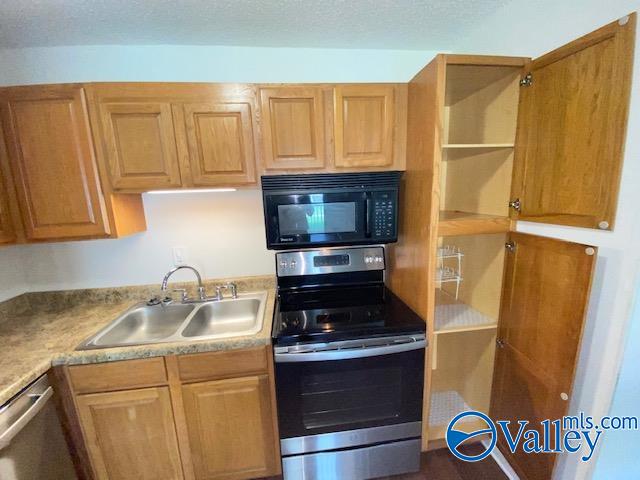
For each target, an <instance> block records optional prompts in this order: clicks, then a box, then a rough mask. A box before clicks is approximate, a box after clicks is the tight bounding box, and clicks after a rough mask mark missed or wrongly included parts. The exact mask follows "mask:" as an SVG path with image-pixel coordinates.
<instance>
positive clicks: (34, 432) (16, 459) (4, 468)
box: [0, 375, 77, 480]
mask: <svg viewBox="0 0 640 480" xmlns="http://www.w3.org/2000/svg"><path fill="white" fill-rule="evenodd" d="M52 395H53V388H52V387H51V385H50V384H49V380H48V378H47V376H46V375H43V376H42V377H40V378H39V379H38V380H36V381H35V382H33V383H32V384H31V385H30V386H29V387H27V388H26V389H25V390H24V391H23V392H22V393H21V394H19V395H18V396H17V397H15V398H14V399H13V400H11V401H10V402H8V403H7V404H6V405H4V406H2V407H0V480H36V479H38V480H72V479H76V478H77V477H76V474H75V471H74V469H73V464H72V463H71V457H70V455H69V451H68V449H67V443H66V441H65V439H64V436H63V434H62V428H61V426H60V422H59V421H58V415H57V413H56V409H55V406H54V404H53V399H52V398H51V397H52Z"/></svg>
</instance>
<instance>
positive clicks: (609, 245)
mask: <svg viewBox="0 0 640 480" xmlns="http://www.w3.org/2000/svg"><path fill="white" fill-rule="evenodd" d="M639 8H640V2H639V1H637V0H616V1H612V2H604V1H602V0H564V1H562V2H558V1H557V0H540V1H535V2H531V1H530V0H514V1H513V2H511V3H510V4H508V5H507V6H506V7H505V8H503V9H502V10H501V11H500V12H498V13H496V14H494V15H493V16H491V17H490V18H489V19H486V20H485V21H484V22H483V23H482V25H481V26H479V27H478V28H477V29H476V30H475V31H472V32H469V33H468V34H467V35H465V36H464V37H462V38H461V39H460V41H459V42H458V44H457V45H455V46H454V49H453V50H454V51H456V52H460V53H463V52H464V53H492V54H501V55H523V56H531V57H536V56H539V55H541V54H543V53H545V52H547V51H550V50H553V49H554V48H557V47H559V46H561V45H563V44H564V43H567V42H569V41H571V40H573V39H575V38H577V37H579V36H581V35H584V34H586V33H589V32H590V31H593V30H595V29H596V28H598V27H600V26H602V25H605V24H606V23H609V22H611V21H614V20H616V19H618V18H620V17H622V16H624V15H626V14H628V13H631V12H632V11H634V10H638V9H639ZM637 39H638V40H640V35H638V36H637ZM635 52H636V58H635V68H634V84H633V88H632V99H631V110H630V118H629V126H628V135H627V145H626V153H625V163H624V168H623V178H622V185H621V191H620V201H619V207H618V213H617V220H616V227H615V231H613V232H600V231H594V230H588V229H580V228H568V227H554V226H544V225H538V224H534V223H525V222H522V223H519V224H518V230H519V231H522V232H525V233H532V234H536V235H544V236H552V237H557V238H561V239H565V240H570V241H575V242H580V243H585V244H589V245H596V246H598V247H599V252H598V261H597V264H596V275H595V280H594V285H593V289H592V296H591V303H590V309H589V314H588V317H587V324H586V327H585V334H584V338H583V346H582V353H581V357H580V364H579V366H578V371H577V374H576V383H575V385H574V392H573V396H572V399H571V405H570V409H571V410H572V411H574V412H575V411H580V410H581V411H584V412H586V413H587V414H591V415H593V416H594V417H596V418H597V417H600V416H602V415H606V414H607V412H608V410H609V406H610V402H611V397H612V394H613V389H614V386H615V381H616V378H617V373H618V371H619V368H620V361H621V355H622V352H623V346H624V341H625V338H626V336H627V335H628V323H629V322H628V319H629V317H630V308H631V303H632V298H633V290H632V287H633V284H634V278H636V275H637V272H638V267H639V265H640V250H639V249H638V246H640V212H638V208H637V205H640V189H638V185H640V137H639V136H638V135H637V132H638V131H640V88H639V87H638V85H639V82H640V44H637V45H636V50H635ZM637 394H638V395H640V392H637ZM636 413H637V412H625V414H627V415H631V414H636ZM605 437H606V434H605ZM594 464H595V461H593V460H592V461H591V462H588V463H583V462H581V461H580V460H579V458H578V455H571V456H565V457H564V458H562V459H561V460H560V462H559V464H558V468H557V469H556V478H563V479H565V478H566V479H574V478H575V479H580V478H588V477H589V476H590V475H591V472H592V470H593V466H594Z"/></svg>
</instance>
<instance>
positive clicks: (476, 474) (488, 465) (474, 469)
mask: <svg viewBox="0 0 640 480" xmlns="http://www.w3.org/2000/svg"><path fill="white" fill-rule="evenodd" d="M460 451H461V452H462V453H464V454H466V455H477V454H479V453H480V452H483V451H484V448H483V447H482V446H481V445H480V444H479V443H476V444H471V445H467V446H463V447H460ZM281 478H282V477H272V478H271V479H268V480H280V479H281ZM426 479H428V480H507V479H508V477H507V476H506V475H505V474H504V472H503V471H502V470H501V469H500V467H499V466H498V464H497V463H496V462H494V460H493V458H491V457H487V458H485V459H484V460H480V461H479V462H463V461H462V460H458V459H457V458H456V457H454V456H453V455H452V454H451V452H450V451H449V449H448V448H440V449H438V450H430V451H428V452H425V453H423V454H422V461H421V466H420V472H418V473H406V474H404V475H395V476H393V477H383V478H380V479H378V480H426ZM265 480H267V479H265ZM327 480H336V479H327Z"/></svg>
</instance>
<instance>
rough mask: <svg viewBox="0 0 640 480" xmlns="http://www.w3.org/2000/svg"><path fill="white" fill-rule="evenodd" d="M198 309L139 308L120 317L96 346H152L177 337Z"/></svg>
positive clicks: (176, 307)
mask: <svg viewBox="0 0 640 480" xmlns="http://www.w3.org/2000/svg"><path fill="white" fill-rule="evenodd" d="M194 308H195V305H188V304H169V305H162V304H159V305H152V306H150V305H137V306H135V307H134V308H132V309H130V310H128V311H127V312H126V313H125V314H124V315H122V316H121V317H119V318H118V319H117V320H116V321H115V322H113V326H112V327H111V328H109V329H108V330H107V331H106V332H104V334H102V335H100V336H99V337H98V338H96V340H95V341H94V342H93V343H94V345H96V346H109V345H131V344H136V343H142V342H145V343H146V342H152V341H154V340H160V339H163V338H166V337H169V336H170V335H172V334H173V333H175V332H176V331H177V330H178V328H179V327H180V325H182V323H183V322H184V320H185V319H186V318H187V317H188V316H189V314H190V313H191V312H193V310H194Z"/></svg>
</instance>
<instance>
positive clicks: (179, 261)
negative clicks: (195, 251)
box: [172, 247, 189, 267]
mask: <svg viewBox="0 0 640 480" xmlns="http://www.w3.org/2000/svg"><path fill="white" fill-rule="evenodd" d="M172 251H173V265H174V266H175V267H179V266H181V265H186V264H187V257H188V254H189V251H188V249H187V247H173V249H172Z"/></svg>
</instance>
